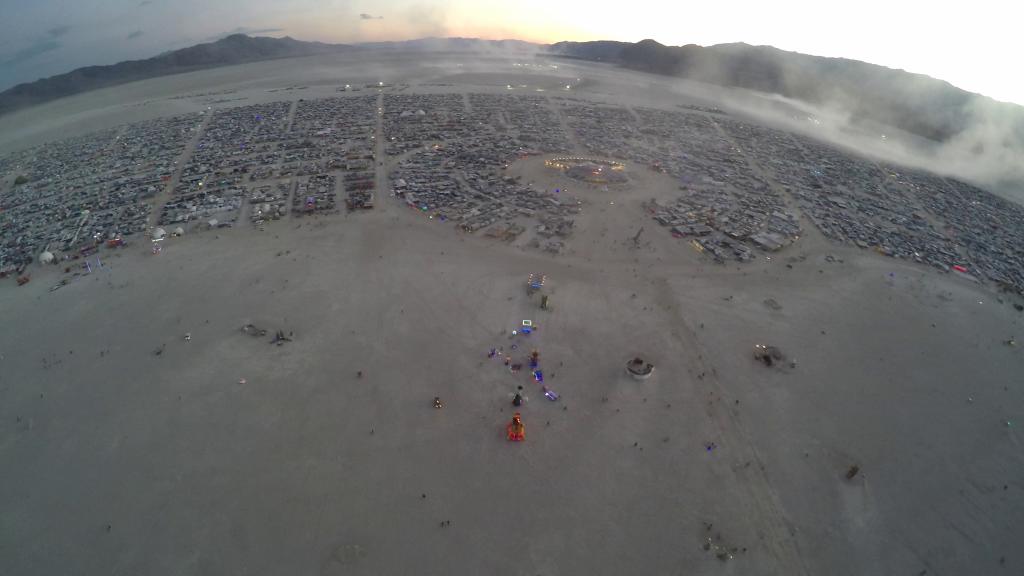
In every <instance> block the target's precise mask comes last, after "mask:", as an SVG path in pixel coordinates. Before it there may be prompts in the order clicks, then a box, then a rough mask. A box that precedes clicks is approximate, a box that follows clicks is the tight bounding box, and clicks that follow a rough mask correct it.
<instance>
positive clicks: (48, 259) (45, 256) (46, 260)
mask: <svg viewBox="0 0 1024 576" xmlns="http://www.w3.org/2000/svg"><path fill="white" fill-rule="evenodd" d="M53 260H54V256H53V252H50V251H49V250H47V251H45V252H43V253H42V254H40V255H39V263H40V264H53Z"/></svg>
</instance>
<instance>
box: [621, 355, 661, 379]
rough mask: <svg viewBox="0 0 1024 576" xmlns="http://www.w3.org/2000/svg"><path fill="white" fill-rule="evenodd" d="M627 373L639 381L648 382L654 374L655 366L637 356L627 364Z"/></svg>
mask: <svg viewBox="0 0 1024 576" xmlns="http://www.w3.org/2000/svg"><path fill="white" fill-rule="evenodd" d="M626 372H628V373H629V375H630V376H632V377H633V378H636V379H637V380H646V379H647V378H650V377H651V374H653V373H654V364H651V363H650V362H647V361H646V360H644V359H643V358H640V357H639V356H637V357H635V358H633V359H632V360H630V361H629V362H627V363H626Z"/></svg>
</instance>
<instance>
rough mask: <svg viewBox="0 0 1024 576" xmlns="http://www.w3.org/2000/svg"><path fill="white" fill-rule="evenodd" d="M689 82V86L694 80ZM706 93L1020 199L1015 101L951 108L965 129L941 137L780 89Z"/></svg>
mask: <svg viewBox="0 0 1024 576" xmlns="http://www.w3.org/2000/svg"><path fill="white" fill-rule="evenodd" d="M686 84H687V89H686V90H687V91H688V92H692V91H693V90H694V86H693V85H694V84H699V83H696V82H686ZM715 88H717V87H715ZM698 91H699V89H698ZM712 92H713V93H714V94H715V96H714V97H712V96H711V93H712ZM704 96H705V98H707V99H709V100H710V99H712V98H714V100H716V101H718V102H719V103H720V105H721V106H722V107H723V108H725V109H727V110H728V111H730V112H732V113H734V114H737V115H740V116H750V117H751V118H752V119H756V120H758V121H760V122H764V123H766V124H769V125H772V126H776V127H779V128H783V129H786V130H791V131H794V132H797V133H800V134H803V135H806V136H809V137H812V138H816V139H819V140H822V141H825V142H828V143H830V144H833V145H836V146H839V147H841V148H844V149H847V150H849V151H851V152H854V153H858V154H862V155H864V156H868V157H870V158H872V159H876V160H881V161H885V162H891V163H894V164H900V165H904V166H908V167H912V168H918V169H922V170H926V171H929V172H934V173H936V174H941V175H943V176H949V177H953V178H957V179H959V180H963V181H965V182H969V183H971V184H974V185H976V186H979V187H981V188H984V189H986V190H988V191H990V192H993V193H995V194H999V195H1000V196H1003V197H1005V198H1008V199H1010V200H1013V201H1015V202H1018V203H1024V162H1022V161H1021V159H1022V158H1024V109H1021V108H1020V107H1017V106H1013V105H1010V104H1005V103H1001V102H995V101H993V100H990V99H988V98H985V97H982V96H977V97H975V98H973V99H971V100H969V101H968V102H967V103H965V104H964V105H963V108H962V109H960V110H957V111H956V112H955V114H956V115H957V116H959V117H961V118H963V119H964V126H963V128H962V129H960V131H959V132H957V133H955V134H953V135H951V136H949V137H948V138H947V139H946V140H945V141H943V142H938V141H935V140H931V139H928V138H924V137H921V136H918V135H916V134H912V133H910V132H907V131H906V130H903V129H900V128H896V127H893V126H891V125H886V124H883V123H880V122H876V121H873V120H867V119H865V118H864V115H863V114H862V113H860V112H859V111H855V110H853V109H850V108H848V107H845V106H844V105H843V104H842V103H840V102H829V103H827V104H825V105H815V104H809V103H807V102H803V101H800V100H795V99H792V98H786V97H784V96H779V95H777V94H761V93H755V92H749V91H744V90H728V89H726V90H710V91H705V94H704Z"/></svg>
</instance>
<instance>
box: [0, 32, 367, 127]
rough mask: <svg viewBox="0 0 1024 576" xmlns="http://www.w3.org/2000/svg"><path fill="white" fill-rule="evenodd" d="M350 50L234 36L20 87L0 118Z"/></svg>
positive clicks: (0, 95)
mask: <svg viewBox="0 0 1024 576" xmlns="http://www.w3.org/2000/svg"><path fill="white" fill-rule="evenodd" d="M354 49H355V48H353V47H352V46H349V45H346V44H324V43H321V42H302V41H299V40H295V39H294V38H289V37H287V36H286V37H284V38H263V37H251V36H246V35H244V34H233V35H231V36H227V37H225V38H222V39H220V40H217V41H216V42H209V43H206V44H197V45H195V46H190V47H188V48H182V49H180V50H174V51H172V52H165V53H163V54H160V55H159V56H154V57H153V58H147V59H145V60H128V61H125V62H119V63H117V64H112V65H110V66H87V67H85V68H79V69H77V70H72V71H71V72H68V73H66V74H59V75H57V76H51V77H50V78H43V79H41V80H36V81H35V82H26V83H24V84H19V85H17V86H14V87H13V88H10V89H8V90H5V91H3V92H0V114H5V113H8V112H13V111H14V110H19V109H21V108H27V107H29V106H35V105H37V104H42V103H44V102H49V101H50V100H56V99H57V98H63V97H65V96H71V95H73V94H79V93H81V92H87V91H89V90H96V89H98V88H106V87H109V86H116V85H118V84H124V83H127V82H134V81H136V80H144V79H146V78H155V77H157V76H166V75H169V74H179V73H182V72H191V71H193V70H201V69H203V68H214V67H217V66H228V65H231V64H242V63H245V62H256V61H259V60H271V59H275V58H291V57H295V56H310V55H314V54H326V53H332V52H344V51H348V50H354Z"/></svg>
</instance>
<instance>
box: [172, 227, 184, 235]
mask: <svg viewBox="0 0 1024 576" xmlns="http://www.w3.org/2000/svg"><path fill="white" fill-rule="evenodd" d="M174 235H175V236H184V235H185V229H184V228H182V227H181V226H178V227H177V228H175V229H174Z"/></svg>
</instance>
